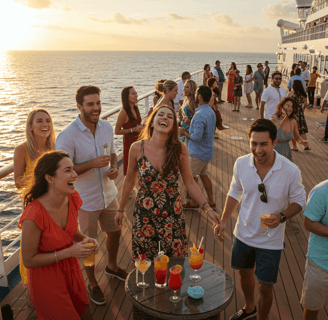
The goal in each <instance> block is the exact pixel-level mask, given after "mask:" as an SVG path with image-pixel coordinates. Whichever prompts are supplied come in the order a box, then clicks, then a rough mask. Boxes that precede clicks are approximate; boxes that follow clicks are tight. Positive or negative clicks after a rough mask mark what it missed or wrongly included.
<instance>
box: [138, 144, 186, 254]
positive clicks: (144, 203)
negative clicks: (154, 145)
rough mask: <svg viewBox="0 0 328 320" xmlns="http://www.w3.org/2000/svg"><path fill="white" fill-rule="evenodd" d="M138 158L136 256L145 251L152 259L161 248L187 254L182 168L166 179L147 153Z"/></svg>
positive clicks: (166, 252)
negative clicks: (181, 194)
mask: <svg viewBox="0 0 328 320" xmlns="http://www.w3.org/2000/svg"><path fill="white" fill-rule="evenodd" d="M141 148H142V156H141V158H140V159H139V160H138V170H139V186H140V189H139V192H138V194H137V198H136V203H135V210H134V214H133V222H132V258H133V260H135V259H137V257H138V253H140V254H141V253H143V254H145V255H146V258H148V259H150V260H152V259H154V257H155V256H156V255H157V254H158V241H160V243H161V250H163V251H164V253H165V254H166V255H167V256H169V257H186V256H187V255H188V252H187V237H186V228H185V215H184V212H183V210H182V204H181V197H180V194H179V189H178V179H179V174H178V170H176V172H174V171H171V173H170V174H169V175H168V176H167V177H166V178H165V179H162V174H161V173H160V172H158V171H157V170H156V169H155V168H154V167H153V166H152V164H151V163H150V162H149V161H148V159H147V158H146V156H145V155H144V141H142V145H141Z"/></svg>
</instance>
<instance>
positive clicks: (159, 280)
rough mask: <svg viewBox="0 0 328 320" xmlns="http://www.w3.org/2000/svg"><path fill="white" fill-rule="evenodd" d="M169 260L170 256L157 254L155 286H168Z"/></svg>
mask: <svg viewBox="0 0 328 320" xmlns="http://www.w3.org/2000/svg"><path fill="white" fill-rule="evenodd" d="M168 262H169V257H168V256H165V255H164V256H157V257H156V258H155V260H154V267H155V287H157V288H164V287H166V275H167V263H168Z"/></svg>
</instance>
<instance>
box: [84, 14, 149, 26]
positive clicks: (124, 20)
mask: <svg viewBox="0 0 328 320" xmlns="http://www.w3.org/2000/svg"><path fill="white" fill-rule="evenodd" d="M89 19H91V20H93V21H96V22H101V23H119V24H138V25H141V24H144V23H147V22H149V20H148V19H133V18H128V17H124V16H123V15H121V14H120V13H119V12H114V14H113V18H107V19H102V18H95V17H90V16H89Z"/></svg>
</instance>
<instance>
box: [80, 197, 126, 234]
mask: <svg viewBox="0 0 328 320" xmlns="http://www.w3.org/2000/svg"><path fill="white" fill-rule="evenodd" d="M118 208H119V206H118V201H117V199H116V197H115V198H114V200H113V201H112V202H111V203H110V204H109V205H108V207H107V208H105V209H102V210H97V211H85V210H83V209H80V210H79V224H80V230H81V232H82V233H84V234H85V235H87V236H88V237H90V238H94V239H96V238H97V234H98V223H99V226H100V230H101V231H103V232H114V231H118V230H120V228H119V227H118V226H117V225H116V224H115V222H114V218H115V216H116V213H117V210H118Z"/></svg>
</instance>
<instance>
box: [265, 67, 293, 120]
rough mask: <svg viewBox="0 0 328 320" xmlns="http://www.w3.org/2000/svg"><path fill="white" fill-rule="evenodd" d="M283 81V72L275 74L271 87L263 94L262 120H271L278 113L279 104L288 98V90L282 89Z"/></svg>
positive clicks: (273, 74)
mask: <svg viewBox="0 0 328 320" xmlns="http://www.w3.org/2000/svg"><path fill="white" fill-rule="evenodd" d="M281 81H282V74H281V72H279V71H275V72H273V73H272V81H271V86H269V87H268V88H266V89H265V90H264V92H263V94H262V98H261V105H260V118H261V119H271V118H272V116H273V115H274V113H275V112H276V109H277V105H278V103H279V102H280V101H281V100H282V99H283V98H285V97H286V96H287V92H286V90H285V89H284V88H281V87H280V84H281ZM265 104H266V106H265Z"/></svg>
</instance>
